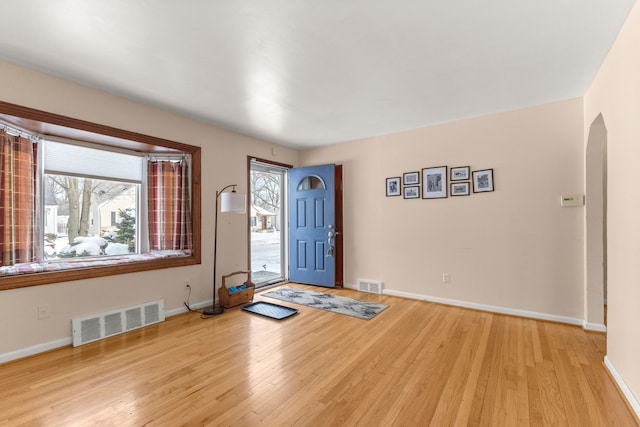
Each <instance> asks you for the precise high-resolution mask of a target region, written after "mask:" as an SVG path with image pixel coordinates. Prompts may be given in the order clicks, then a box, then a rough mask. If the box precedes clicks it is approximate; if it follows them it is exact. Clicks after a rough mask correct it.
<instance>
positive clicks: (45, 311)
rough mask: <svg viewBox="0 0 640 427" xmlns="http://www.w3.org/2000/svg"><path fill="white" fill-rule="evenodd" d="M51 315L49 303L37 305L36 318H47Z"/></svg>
mask: <svg viewBox="0 0 640 427" xmlns="http://www.w3.org/2000/svg"><path fill="white" fill-rule="evenodd" d="M50 315H51V309H50V307H49V304H40V305H39V306H38V320H42V319H48V318H49V316H50Z"/></svg>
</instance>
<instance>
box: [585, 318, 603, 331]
mask: <svg viewBox="0 0 640 427" xmlns="http://www.w3.org/2000/svg"><path fill="white" fill-rule="evenodd" d="M582 327H583V328H584V330H585V331H593V332H607V327H606V326H605V325H603V324H602V323H589V322H587V321H586V320H585V321H584V323H583V324H582Z"/></svg>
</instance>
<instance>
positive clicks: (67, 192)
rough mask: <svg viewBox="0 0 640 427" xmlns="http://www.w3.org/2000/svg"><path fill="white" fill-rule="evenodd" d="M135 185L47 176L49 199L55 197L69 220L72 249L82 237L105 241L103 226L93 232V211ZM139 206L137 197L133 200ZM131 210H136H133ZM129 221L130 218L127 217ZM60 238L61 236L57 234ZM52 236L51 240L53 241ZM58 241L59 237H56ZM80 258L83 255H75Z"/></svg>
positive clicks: (121, 217)
mask: <svg viewBox="0 0 640 427" xmlns="http://www.w3.org/2000/svg"><path fill="white" fill-rule="evenodd" d="M133 185H134V184H128V183H122V182H116V181H107V180H100V179H91V178H85V177H74V176H65V175H52V174H47V175H46V190H45V191H46V192H47V193H49V194H47V197H51V195H52V196H53V198H54V199H55V203H56V205H57V206H58V209H59V213H60V214H61V216H67V223H66V227H65V228H66V230H65V233H62V234H63V235H65V234H66V236H67V237H66V241H67V243H68V244H69V245H73V244H76V243H77V241H78V240H77V238H79V237H90V236H92V235H93V236H94V237H102V236H101V234H102V233H103V231H104V230H101V229H100V224H97V225H96V226H94V227H93V233H92V232H91V229H92V228H91V227H92V223H91V220H92V218H91V212H92V207H94V206H98V205H100V204H101V203H103V202H106V201H108V200H111V199H113V198H115V197H117V196H119V195H121V194H123V192H126V191H127V190H129V189H131V188H132V187H133ZM133 202H135V197H134V198H133ZM131 208H135V205H134V206H131ZM117 212H118V214H117V216H118V219H119V220H122V219H123V213H122V212H124V211H123V210H122V209H119V210H118V211H117ZM124 216H125V217H126V219H127V221H130V218H129V217H128V216H127V215H124ZM56 234H57V233H56ZM51 237H52V236H47V238H48V239H49V240H51ZM53 237H57V236H53ZM74 255H80V254H74Z"/></svg>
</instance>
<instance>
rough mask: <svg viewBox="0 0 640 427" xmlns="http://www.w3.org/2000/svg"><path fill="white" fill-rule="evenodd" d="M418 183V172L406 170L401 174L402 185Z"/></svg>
mask: <svg viewBox="0 0 640 427" xmlns="http://www.w3.org/2000/svg"><path fill="white" fill-rule="evenodd" d="M418 184H420V172H406V173H404V174H403V175H402V185H418Z"/></svg>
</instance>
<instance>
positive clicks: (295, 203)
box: [289, 165, 336, 287]
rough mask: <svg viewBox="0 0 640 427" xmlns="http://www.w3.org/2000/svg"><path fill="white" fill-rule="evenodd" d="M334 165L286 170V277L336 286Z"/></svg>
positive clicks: (308, 282) (293, 280) (295, 280)
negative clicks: (287, 198) (287, 262)
mask: <svg viewBox="0 0 640 427" xmlns="http://www.w3.org/2000/svg"><path fill="white" fill-rule="evenodd" d="M334 174H335V165H321V166H309V167H304V168H295V169H290V170H289V280H291V281H292V282H299V283H306V284H310V285H319V286H326V287H335V285H336V275H335V268H336V257H335V255H336V248H335V246H334V245H335V232H336V229H335V175H334Z"/></svg>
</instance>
